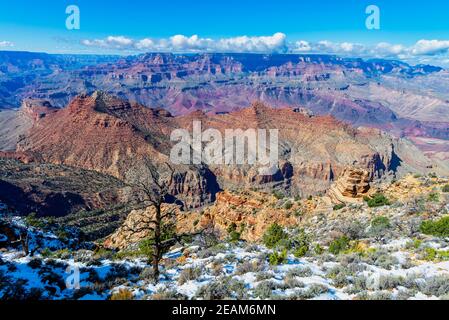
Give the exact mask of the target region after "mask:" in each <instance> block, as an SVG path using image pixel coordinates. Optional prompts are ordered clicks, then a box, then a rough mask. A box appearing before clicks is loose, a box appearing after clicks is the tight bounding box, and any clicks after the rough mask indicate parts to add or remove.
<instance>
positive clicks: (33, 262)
mask: <svg viewBox="0 0 449 320" xmlns="http://www.w3.org/2000/svg"><path fill="white" fill-rule="evenodd" d="M41 266H42V260H41V259H39V258H33V259H31V260H30V262H28V267H30V268H31V269H37V268H40V267H41Z"/></svg>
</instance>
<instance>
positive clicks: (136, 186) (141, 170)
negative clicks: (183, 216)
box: [126, 159, 192, 282]
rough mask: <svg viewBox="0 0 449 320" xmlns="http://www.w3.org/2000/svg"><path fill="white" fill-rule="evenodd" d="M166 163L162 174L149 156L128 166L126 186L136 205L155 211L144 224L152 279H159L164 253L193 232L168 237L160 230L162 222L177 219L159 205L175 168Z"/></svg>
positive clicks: (174, 213) (170, 183) (170, 211)
mask: <svg viewBox="0 0 449 320" xmlns="http://www.w3.org/2000/svg"><path fill="white" fill-rule="evenodd" d="M165 165H166V167H167V169H168V171H167V172H166V174H165V176H164V175H163V174H161V173H160V172H159V171H158V170H157V169H156V167H155V166H154V165H153V164H152V163H151V161H150V160H149V159H145V160H144V161H143V163H142V164H141V165H139V166H138V167H135V168H133V169H131V170H129V171H128V173H127V176H126V182H127V184H128V186H129V187H131V188H132V189H133V191H134V192H135V195H137V197H138V199H137V204H138V206H139V207H140V208H141V207H153V208H154V210H155V215H154V217H153V219H152V220H151V221H149V225H150V226H149V227H148V228H147V230H148V229H149V230H150V231H151V236H150V238H149V240H150V241H151V243H152V248H153V250H152V251H153V252H152V257H151V263H152V267H153V276H154V280H155V282H158V280H159V275H160V271H159V264H160V261H161V259H162V256H163V254H164V253H165V252H166V251H167V250H168V249H169V248H170V247H172V246H173V245H174V244H176V243H177V242H180V241H181V240H182V239H183V238H185V237H186V236H192V234H176V231H175V232H174V235H171V236H170V237H169V238H168V239H167V237H166V235H165V234H163V226H164V225H169V224H171V223H173V220H174V219H176V210H175V209H168V210H166V211H164V212H162V205H163V203H164V202H165V201H166V199H167V197H168V196H169V195H170V187H171V186H172V184H173V180H174V176H175V171H174V169H173V168H172V167H171V166H170V165H169V164H168V163H166V164H165ZM175 229H176V228H175ZM139 231H143V230H139Z"/></svg>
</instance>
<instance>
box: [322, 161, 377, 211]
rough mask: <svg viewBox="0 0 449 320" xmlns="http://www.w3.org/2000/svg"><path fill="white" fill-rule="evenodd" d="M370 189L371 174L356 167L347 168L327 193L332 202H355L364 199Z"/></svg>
mask: <svg viewBox="0 0 449 320" xmlns="http://www.w3.org/2000/svg"><path fill="white" fill-rule="evenodd" d="M369 191H370V174H369V172H368V171H366V170H363V169H356V168H346V169H345V170H344V171H343V173H342V174H341V176H340V177H339V178H338V179H337V180H336V181H335V183H334V184H332V186H331V187H330V189H329V191H328V192H327V195H328V196H329V197H330V199H331V201H332V203H334V204H340V203H354V202H360V201H362V200H363V197H364V196H367V195H368V194H369Z"/></svg>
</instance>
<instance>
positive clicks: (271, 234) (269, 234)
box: [262, 223, 288, 248]
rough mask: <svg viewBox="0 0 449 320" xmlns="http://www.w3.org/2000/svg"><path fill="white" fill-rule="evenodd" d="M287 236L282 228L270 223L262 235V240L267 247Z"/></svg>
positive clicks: (274, 244) (273, 245) (274, 245)
mask: <svg viewBox="0 0 449 320" xmlns="http://www.w3.org/2000/svg"><path fill="white" fill-rule="evenodd" d="M287 238H288V235H287V233H286V232H285V231H284V229H283V228H282V227H281V226H280V225H278V224H277V223H275V224H272V225H271V226H270V227H269V228H268V229H267V231H265V234H264V235H263V238H262V241H263V244H264V245H265V246H267V247H268V248H274V247H276V246H277V245H278V244H279V242H281V240H285V239H287Z"/></svg>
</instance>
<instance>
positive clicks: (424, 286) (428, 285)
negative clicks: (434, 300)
mask: <svg viewBox="0 0 449 320" xmlns="http://www.w3.org/2000/svg"><path fill="white" fill-rule="evenodd" d="M420 290H421V292H422V293H424V294H426V295H429V296H436V297H440V296H444V295H447V294H448V293H449V276H447V275H440V276H433V277H431V278H428V279H426V281H425V282H422V283H421V284H420Z"/></svg>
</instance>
